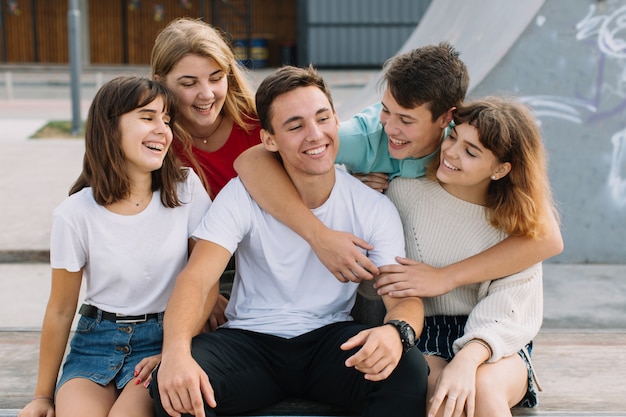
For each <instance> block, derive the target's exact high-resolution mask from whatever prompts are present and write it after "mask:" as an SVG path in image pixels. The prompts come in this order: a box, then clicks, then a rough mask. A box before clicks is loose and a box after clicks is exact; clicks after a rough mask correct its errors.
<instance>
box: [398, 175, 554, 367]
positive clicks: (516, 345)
mask: <svg viewBox="0 0 626 417" xmlns="http://www.w3.org/2000/svg"><path fill="white" fill-rule="evenodd" d="M387 195H388V196H389V198H390V199H391V200H392V201H393V202H394V203H395V205H396V207H397V208H398V211H399V212H400V217H401V218H402V224H403V226H404V235H405V240H406V251H407V257H409V258H411V259H414V260H416V261H419V262H423V263H426V264H428V265H431V266H434V267H443V266H447V265H450V264H452V263H455V262H458V261H460V260H463V259H466V258H468V257H470V256H472V255H475V254H477V253H480V252H483V251H484V250H486V249H488V248H489V247H491V246H493V245H495V244H497V243H498V242H500V241H501V240H503V239H505V238H506V237H507V235H506V234H505V233H503V232H501V231H499V230H497V229H495V228H494V227H493V226H491V224H490V223H489V220H488V219H487V217H486V212H485V208H484V207H483V206H480V205H476V204H472V203H468V202H466V201H463V200H460V199H458V198H456V197H454V196H452V195H451V194H449V193H448V192H447V191H445V190H444V189H443V188H442V187H441V186H440V185H439V184H438V183H437V182H436V181H432V180H428V179H425V178H418V179H409V178H396V179H394V180H393V181H391V183H390V186H389V190H388V191H387ZM424 313H425V315H426V316H434V315H440V314H443V315H457V314H458V315H469V318H468V322H467V325H466V326H465V334H464V335H463V336H462V337H461V338H459V339H457V340H456V341H455V343H454V352H455V353H457V352H458V351H459V350H460V349H461V348H463V346H464V345H465V344H466V343H467V342H469V341H470V340H471V339H482V340H484V341H485V342H487V343H488V344H489V347H490V348H491V351H492V356H491V358H489V362H495V361H497V360H498V359H500V358H502V357H505V356H509V355H512V354H514V353H515V352H517V351H519V350H520V349H521V348H523V347H524V346H525V345H526V344H527V343H528V342H529V341H530V340H532V338H533V337H535V335H536V334H537V332H538V331H539V328H540V327H541V323H542V320H543V283H542V268H541V264H536V265H534V266H532V267H530V268H528V269H526V270H524V271H521V272H519V273H517V274H514V275H510V276H508V277H505V278H501V279H498V280H495V281H487V282H484V283H482V284H472V285H465V286H462V287H459V288H456V289H454V290H452V291H450V292H449V293H447V294H444V295H441V296H438V297H430V298H424Z"/></svg>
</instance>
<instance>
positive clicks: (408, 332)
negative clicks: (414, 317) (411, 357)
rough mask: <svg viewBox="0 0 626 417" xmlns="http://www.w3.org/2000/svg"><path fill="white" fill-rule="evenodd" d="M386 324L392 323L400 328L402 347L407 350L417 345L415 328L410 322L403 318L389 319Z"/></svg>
mask: <svg viewBox="0 0 626 417" xmlns="http://www.w3.org/2000/svg"><path fill="white" fill-rule="evenodd" d="M385 324H391V325H392V326H393V327H395V328H396V330H398V333H400V341H401V342H402V347H403V348H404V351H405V352H406V351H408V350H409V349H411V348H412V347H413V346H415V343H416V342H417V340H416V339H417V338H416V337H415V330H413V327H411V325H410V324H409V323H407V322H406V321H403V320H389V321H388V322H387V323H385Z"/></svg>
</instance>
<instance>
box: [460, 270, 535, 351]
mask: <svg viewBox="0 0 626 417" xmlns="http://www.w3.org/2000/svg"><path fill="white" fill-rule="evenodd" d="M542 276H543V272H542V267H541V264H536V265H534V266H532V267H530V268H528V269H526V270H524V271H522V272H519V273H517V274H513V275H510V276H508V277H505V278H501V279H498V280H495V281H490V282H488V283H485V284H484V287H483V288H484V289H483V288H481V290H482V291H481V294H480V295H482V296H480V300H479V302H478V304H477V305H476V306H475V307H474V309H473V310H472V312H471V313H470V315H469V317H468V321H467V324H466V326H465V333H464V335H463V336H462V337H460V338H459V339H457V340H456V341H455V342H454V345H453V349H454V353H455V354H456V353H457V352H458V351H459V350H461V349H462V348H463V347H464V346H465V345H466V344H467V343H468V342H469V341H470V340H472V339H481V340H483V341H485V342H486V343H487V344H488V345H489V347H490V348H491V357H490V358H489V359H488V360H487V362H496V361H498V360H499V359H501V358H503V357H506V356H510V355H512V354H514V353H515V352H517V351H518V350H520V349H521V348H523V347H524V346H525V345H526V344H527V343H528V342H530V341H531V340H532V339H533V338H534V337H535V336H536V335H537V333H538V332H539V329H540V327H541V323H542V321H543V278H542Z"/></svg>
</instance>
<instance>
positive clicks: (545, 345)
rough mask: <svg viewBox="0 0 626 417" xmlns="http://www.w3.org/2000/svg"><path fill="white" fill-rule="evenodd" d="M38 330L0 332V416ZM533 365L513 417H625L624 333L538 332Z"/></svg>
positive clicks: (323, 412) (23, 374) (22, 396)
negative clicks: (535, 392)
mask: <svg viewBox="0 0 626 417" xmlns="http://www.w3.org/2000/svg"><path fill="white" fill-rule="evenodd" d="M39 339H40V332H33V331H27V332H15V331H0V417H8V416H12V417H13V416H17V413H18V410H19V409H20V408H21V407H23V406H24V405H25V404H26V403H28V401H30V398H31V396H32V394H33V390H34V387H35V382H36V378H37V361H38V353H39ZM533 362H534V364H535V367H536V368H537V373H538V376H539V380H540V382H541V385H542V387H543V389H544V390H543V392H541V393H540V394H539V407H538V408H536V409H532V410H529V409H517V410H514V416H517V417H522V416H552V417H556V416H571V417H575V416H588V417H589V416H594V417H600V416H605V417H609V416H611V417H612V416H626V384H624V378H625V376H626V330H615V331H584V330H583V331H581V330H576V329H574V330H549V329H544V330H542V331H541V332H540V333H539V335H538V336H537V338H536V339H535V347H534V350H533ZM249 415H255V416H332V415H334V416H348V415H354V414H349V413H346V412H345V410H340V409H337V408H336V407H330V406H327V405H323V404H316V403H310V402H304V401H300V400H290V401H285V402H283V403H280V404H277V405H275V406H272V407H269V408H267V409H264V410H259V411H258V412H255V413H253V414H249Z"/></svg>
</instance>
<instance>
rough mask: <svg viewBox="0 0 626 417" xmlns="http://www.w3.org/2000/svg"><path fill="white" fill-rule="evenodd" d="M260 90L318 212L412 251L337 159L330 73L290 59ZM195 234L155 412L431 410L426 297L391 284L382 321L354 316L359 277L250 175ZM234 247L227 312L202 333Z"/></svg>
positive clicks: (392, 217) (389, 248)
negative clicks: (261, 200)
mask: <svg viewBox="0 0 626 417" xmlns="http://www.w3.org/2000/svg"><path fill="white" fill-rule="evenodd" d="M256 102H257V111H258V114H259V119H260V122H261V126H262V128H263V130H262V131H261V138H262V141H263V144H264V146H265V148H266V149H268V150H270V151H272V152H278V153H279V155H280V157H281V159H282V163H283V166H284V167H285V170H286V171H287V173H288V175H289V177H290V178H291V180H292V181H293V183H294V184H295V185H296V188H297V189H298V192H299V194H300V196H301V198H302V200H303V201H304V202H305V204H306V205H307V206H308V207H309V209H310V210H311V211H312V212H313V214H314V215H315V216H316V217H317V218H318V219H320V220H321V221H322V222H323V223H324V224H326V225H327V226H328V227H331V228H333V229H338V230H344V231H346V232H347V233H353V234H357V235H359V236H365V238H366V239H368V240H369V241H370V242H372V243H373V244H374V246H375V248H374V249H372V250H370V251H368V252H367V256H368V257H369V259H371V260H372V262H374V263H375V264H376V265H378V266H382V265H385V264H395V260H394V258H395V256H397V255H398V254H404V239H403V232H402V226H401V223H400V219H399V216H398V213H397V210H396V209H395V207H394V206H393V204H392V203H391V202H390V201H389V200H388V199H387V198H386V197H385V196H383V195H381V194H379V193H376V192H375V191H373V190H371V189H370V188H368V187H366V186H364V185H363V184H361V183H360V182H359V181H358V180H357V179H355V178H354V177H352V176H350V175H349V174H347V173H345V172H344V171H341V170H338V169H337V168H336V167H335V165H334V161H335V157H336V154H337V150H338V146H339V142H338V134H337V132H338V125H339V123H338V119H337V116H336V113H335V110H334V108H333V105H332V100H331V97H330V92H329V90H328V87H327V86H326V84H325V82H324V80H323V79H322V78H321V77H320V76H319V75H318V74H317V72H316V71H315V70H314V69H313V68H309V69H301V68H295V67H283V68H281V69H279V70H277V71H276V72H275V73H273V74H271V75H270V76H268V77H267V78H266V79H265V80H264V81H263V82H262V83H261V85H260V86H259V88H258V91H257V95H256ZM194 236H195V237H196V238H198V242H197V244H196V246H195V248H194V251H193V253H192V256H191V258H190V260H189V263H188V265H187V267H186V268H185V269H184V270H183V271H182V272H181V274H180V275H179V277H178V279H177V283H176V287H175V289H174V293H173V295H172V297H171V299H170V302H169V304H168V307H167V313H166V316H165V323H164V334H165V336H164V347H163V358H162V362H161V366H160V368H159V369H158V371H157V372H156V373H155V376H154V383H153V384H152V386H151V393H152V395H153V396H154V397H155V404H156V414H157V416H166V415H168V414H169V415H174V414H176V413H189V414H193V415H196V416H204V415H210V416H212V415H215V413H216V412H217V413H220V414H238V413H242V412H247V411H250V410H254V409H258V408H262V407H266V406H269V405H271V404H273V403H276V402H278V401H281V400H283V399H285V398H287V397H300V398H305V399H311V400H316V401H322V402H327V403H330V404H335V405H341V406H345V407H347V408H349V409H359V410H361V412H362V415H364V416H380V415H393V416H396V417H398V416H400V417H401V416H411V417H414V416H424V415H425V394H426V391H425V390H426V379H427V374H428V369H427V367H426V365H425V361H424V358H423V356H422V355H421V353H420V352H418V351H417V350H416V349H412V347H413V346H414V343H415V340H414V339H415V335H416V334H419V333H420V332H421V329H422V323H423V307H422V302H421V300H420V299H419V298H416V297H406V298H395V299H393V298H391V297H387V296H385V297H383V299H384V302H385V306H386V308H387V314H386V316H385V321H384V322H385V324H383V325H381V326H378V327H373V328H370V327H368V326H366V325H363V324H359V323H356V322H354V321H353V320H352V318H351V316H350V310H351V309H352V306H353V305H354V301H355V298H356V293H357V288H358V283H355V282H349V281H348V282H341V281H339V280H337V279H336V278H335V277H334V276H333V274H332V273H331V272H330V271H328V269H326V268H325V266H324V265H323V264H322V263H321V262H320V260H319V259H318V257H317V256H316V255H315V253H314V252H313V250H312V249H311V247H310V246H309V244H308V243H307V242H306V241H305V240H304V239H302V238H301V237H300V236H298V235H297V234H296V233H295V232H293V231H292V230H291V229H289V228H288V227H286V226H285V225H284V224H282V223H281V222H280V221H279V220H277V219H276V218H274V217H273V216H271V215H270V214H269V213H267V212H265V211H264V210H263V209H261V208H260V207H259V205H258V204H257V203H256V201H254V200H253V199H252V197H251V196H250V195H249V194H248V192H247V191H246V189H245V188H244V186H243V184H242V183H241V182H240V181H239V179H234V180H232V181H231V182H230V183H229V184H228V185H227V186H226V187H225V188H224V189H223V190H222V191H221V192H220V193H219V195H218V196H217V198H216V200H215V202H214V203H213V205H212V207H211V210H210V211H209V212H208V213H207V215H206V217H205V219H204V221H203V222H202V224H201V225H200V226H199V227H198V229H197V230H196V231H195V233H194ZM235 250H236V252H235ZM233 253H236V260H237V274H236V276H235V280H234V284H233V291H232V295H231V299H230V302H229V304H228V307H227V309H226V316H227V319H228V322H227V323H226V324H225V325H223V326H222V327H221V328H219V329H218V330H217V331H215V332H211V333H206V334H202V335H198V336H196V337H193V336H194V335H193V329H194V328H195V327H196V324H198V323H202V322H203V321H204V320H205V319H206V317H203V314H202V311H203V308H202V307H203V305H204V302H205V299H206V298H207V296H208V295H209V290H210V288H211V287H212V286H213V285H214V284H215V282H217V280H218V279H219V276H220V274H221V272H222V270H223V269H224V267H225V266H226V264H227V262H228V260H229V259H230V256H231V255H232V254H233ZM363 253H365V251H364V252H363Z"/></svg>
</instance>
